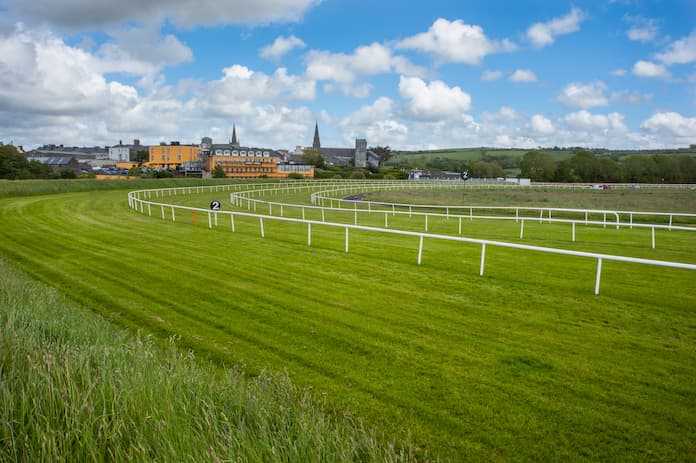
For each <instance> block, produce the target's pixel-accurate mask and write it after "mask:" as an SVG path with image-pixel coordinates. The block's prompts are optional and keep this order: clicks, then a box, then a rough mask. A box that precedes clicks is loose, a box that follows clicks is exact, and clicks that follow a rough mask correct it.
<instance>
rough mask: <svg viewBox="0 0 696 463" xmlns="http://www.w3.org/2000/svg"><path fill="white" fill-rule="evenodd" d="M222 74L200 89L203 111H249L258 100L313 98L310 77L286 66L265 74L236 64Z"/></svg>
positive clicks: (226, 114) (228, 113)
mask: <svg viewBox="0 0 696 463" xmlns="http://www.w3.org/2000/svg"><path fill="white" fill-rule="evenodd" d="M223 74H224V75H223V77H222V78H221V79H220V80H216V81H212V82H209V83H208V84H207V85H206V87H205V89H204V90H203V96H202V98H201V99H200V100H201V101H200V107H201V110H202V111H203V112H204V113H206V114H212V115H214V116H224V117H229V116H235V115H251V114H254V113H256V112H257V107H258V106H259V105H261V104H272V105H283V104H284V103H287V102H292V101H298V100H313V99H314V98H315V94H316V83H315V82H314V81H313V80H311V79H306V78H304V77H302V76H292V75H288V73H287V70H286V69H285V68H278V69H277V70H276V71H275V72H274V73H273V74H271V75H268V74H265V73H263V72H255V71H252V70H251V69H249V68H247V67H245V66H241V65H238V64H235V65H233V66H230V67H228V68H225V69H224V70H223Z"/></svg>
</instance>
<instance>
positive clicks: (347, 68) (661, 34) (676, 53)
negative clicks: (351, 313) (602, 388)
mask: <svg viewBox="0 0 696 463" xmlns="http://www.w3.org/2000/svg"><path fill="white" fill-rule="evenodd" d="M315 123H317V124H318V125H319V132H320V135H321V141H322V146H324V147H350V146H354V143H355V139H356V138H365V139H367V142H368V145H369V146H377V145H381V146H385V145H386V146H390V147H391V148H392V149H398V150H418V149H438V148H453V147H479V146H486V147H500V148H513V147H514V148H535V147H539V146H542V147H552V146H560V147H575V146H582V147H589V148H601V147H605V148H611V149H660V148H679V147H687V146H689V145H690V144H696V0H660V1H658V0H595V1H576V2H564V1H551V0H517V1H514V2H512V1H500V0H485V1H484V0H480V1H479V0H472V1H469V0H429V1H427V2H420V1H418V2H416V1H408V2H405V1H403V0H399V1H396V0H148V1H147V2H143V1H142V0H119V1H118V2H115V1H113V0H61V1H57V0H0V141H3V142H4V143H13V144H15V145H22V146H24V148H25V149H31V148H35V147H37V146H40V145H43V144H50V143H53V144H64V145H66V146H94V145H101V146H107V145H108V146H111V145H114V144H117V143H118V142H119V141H120V140H122V141H123V142H124V143H130V142H132V140H133V139H136V138H137V139H139V140H141V142H142V143H143V144H158V143H160V142H170V141H180V142H181V143H200V139H201V138H202V137H204V136H210V137H212V138H213V141H214V142H215V143H226V142H228V141H229V139H230V137H231V133H232V127H233V125H235V126H236V130H237V134H238V137H239V141H240V143H241V144H242V145H247V146H255V147H266V148H273V149H289V150H292V149H294V147H295V146H297V145H300V146H310V145H311V144H312V136H313V133H314V126H315Z"/></svg>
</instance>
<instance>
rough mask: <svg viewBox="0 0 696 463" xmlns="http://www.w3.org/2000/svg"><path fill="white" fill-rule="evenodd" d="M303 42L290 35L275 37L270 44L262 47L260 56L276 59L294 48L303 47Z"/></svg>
mask: <svg viewBox="0 0 696 463" xmlns="http://www.w3.org/2000/svg"><path fill="white" fill-rule="evenodd" d="M304 47H306V45H305V43H304V42H303V41H302V40H301V39H298V38H297V37H295V36H294V35H291V36H290V37H277V38H276V39H275V40H274V41H273V43H272V44H270V45H268V46H266V47H263V48H262V49H261V52H260V55H261V57H262V58H266V59H270V60H273V61H277V60H279V59H280V58H282V57H283V56H285V55H286V54H287V53H289V52H291V51H292V50H294V49H295V48H304Z"/></svg>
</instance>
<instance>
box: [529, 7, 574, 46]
mask: <svg viewBox="0 0 696 463" xmlns="http://www.w3.org/2000/svg"><path fill="white" fill-rule="evenodd" d="M584 19H585V14H584V13H583V12H582V11H581V10H579V9H578V8H573V9H572V10H570V12H569V13H568V14H567V15H565V16H561V17H560V18H554V19H552V20H550V21H547V22H545V23H541V22H539V23H534V24H532V25H531V26H530V27H529V29H527V38H528V39H529V41H530V42H532V44H533V45H534V46H536V47H545V46H547V45H551V44H552V43H553V42H554V41H555V40H556V37H557V36H559V35H565V34H570V33H572V32H576V31H578V30H580V23H581V22H582V21H583V20H584Z"/></svg>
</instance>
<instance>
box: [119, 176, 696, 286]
mask: <svg viewBox="0 0 696 463" xmlns="http://www.w3.org/2000/svg"><path fill="white" fill-rule="evenodd" d="M271 185H275V186H277V185H278V184H271ZM281 185H283V186H284V189H292V188H293V187H292V186H289V187H287V186H286V184H281ZM372 185H373V184H372ZM223 186H224V187H227V191H230V189H231V188H233V187H234V188H235V189H236V188H237V187H238V186H239V185H223ZM246 186H247V187H249V186H252V185H246ZM258 186H259V184H254V185H253V187H258ZM180 188H183V189H186V188H188V187H180ZM192 188H194V189H195V188H215V186H208V187H192ZM310 188H311V187H310ZM153 191H155V190H139V191H133V192H129V193H128V201H129V206H130V207H131V208H133V209H135V210H136V211H138V210H139V211H140V212H141V213H145V208H144V206H145V205H147V210H148V214H149V215H152V207H153V206H154V207H161V208H162V218H164V217H165V214H164V210H165V208H167V209H171V217H172V220H173V221H174V220H175V214H174V210H175V209H176V210H188V211H193V212H194V214H195V213H196V212H202V213H205V214H208V226H209V227H210V228H212V226H213V225H212V224H213V221H212V218H213V217H214V223H215V225H216V226H217V224H218V215H220V214H222V215H229V216H230V222H231V224H232V228H233V231H234V227H235V226H234V224H235V222H234V219H235V217H248V218H254V219H258V220H259V224H260V230H261V235H262V237H264V236H265V229H264V219H265V220H267V221H281V222H288V223H299V224H305V225H307V227H308V245H311V227H312V225H315V226H324V227H332V228H342V229H344V230H345V240H346V243H345V251H346V252H348V249H349V246H348V240H349V232H348V231H349V230H360V231H365V232H374V233H383V234H391V235H400V236H412V237H417V238H418V241H419V247H418V264H420V263H421V257H422V252H423V240H424V239H425V238H427V239H434V240H442V241H454V242H461V243H470V244H479V245H481V246H482V252H481V266H480V274H481V275H483V272H484V263H485V250H486V246H492V247H500V248H508V249H518V250H523V251H532V252H542V253H549V254H556V255H567V256H575V257H581V258H591V259H597V273H596V280H595V291H594V292H595V294H599V287H600V280H601V271H602V262H603V261H615V262H625V263H634V264H640V265H652V266H659V267H669V268H679V269H686V270H696V264H688V263H682V262H670V261H662V260H655V259H644V258H637V257H627V256H618V255H612V254H603V253H593V252H586V251H575V250H569V249H561V248H550V247H544V246H533V245H526V244H518V243H510V242H504V241H496V240H485V239H479V238H467V237H462V236H451V235H440V234H433V233H427V232H414V231H408V230H398V229H393V228H386V227H385V228H381V227H373V226H365V225H357V224H347V223H337V222H327V221H324V220H322V221H318V220H309V219H305V218H302V219H298V218H292V217H278V216H274V215H267V214H258V213H252V212H242V211H210V210H208V209H203V208H196V207H190V206H180V205H173V204H169V203H161V202H157V201H150V200H149V199H144V198H141V197H140V196H145V195H147V196H151V193H152V192H153ZM156 191H157V193H156V196H158V195H159V191H162V190H156ZM189 191H191V190H190V189H189ZM216 191H219V190H216ZM223 191H224V190H223ZM257 191H258V190H257ZM246 192H247V193H248V192H249V190H247V191H246ZM169 194H170V195H171V192H170V193H169ZM243 199H244V200H247V201H251V199H250V198H243ZM283 205H284V206H286V207H287V206H293V207H312V206H301V205H295V204H292V205H288V204H283ZM138 206H139V208H138ZM341 210H342V211H346V210H347V209H341ZM382 212H384V211H382ZM211 214H212V215H211ZM386 217H387V215H386V214H385V222H386ZM322 218H323V217H322ZM573 231H574V229H573ZM653 236H654V228H653Z"/></svg>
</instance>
